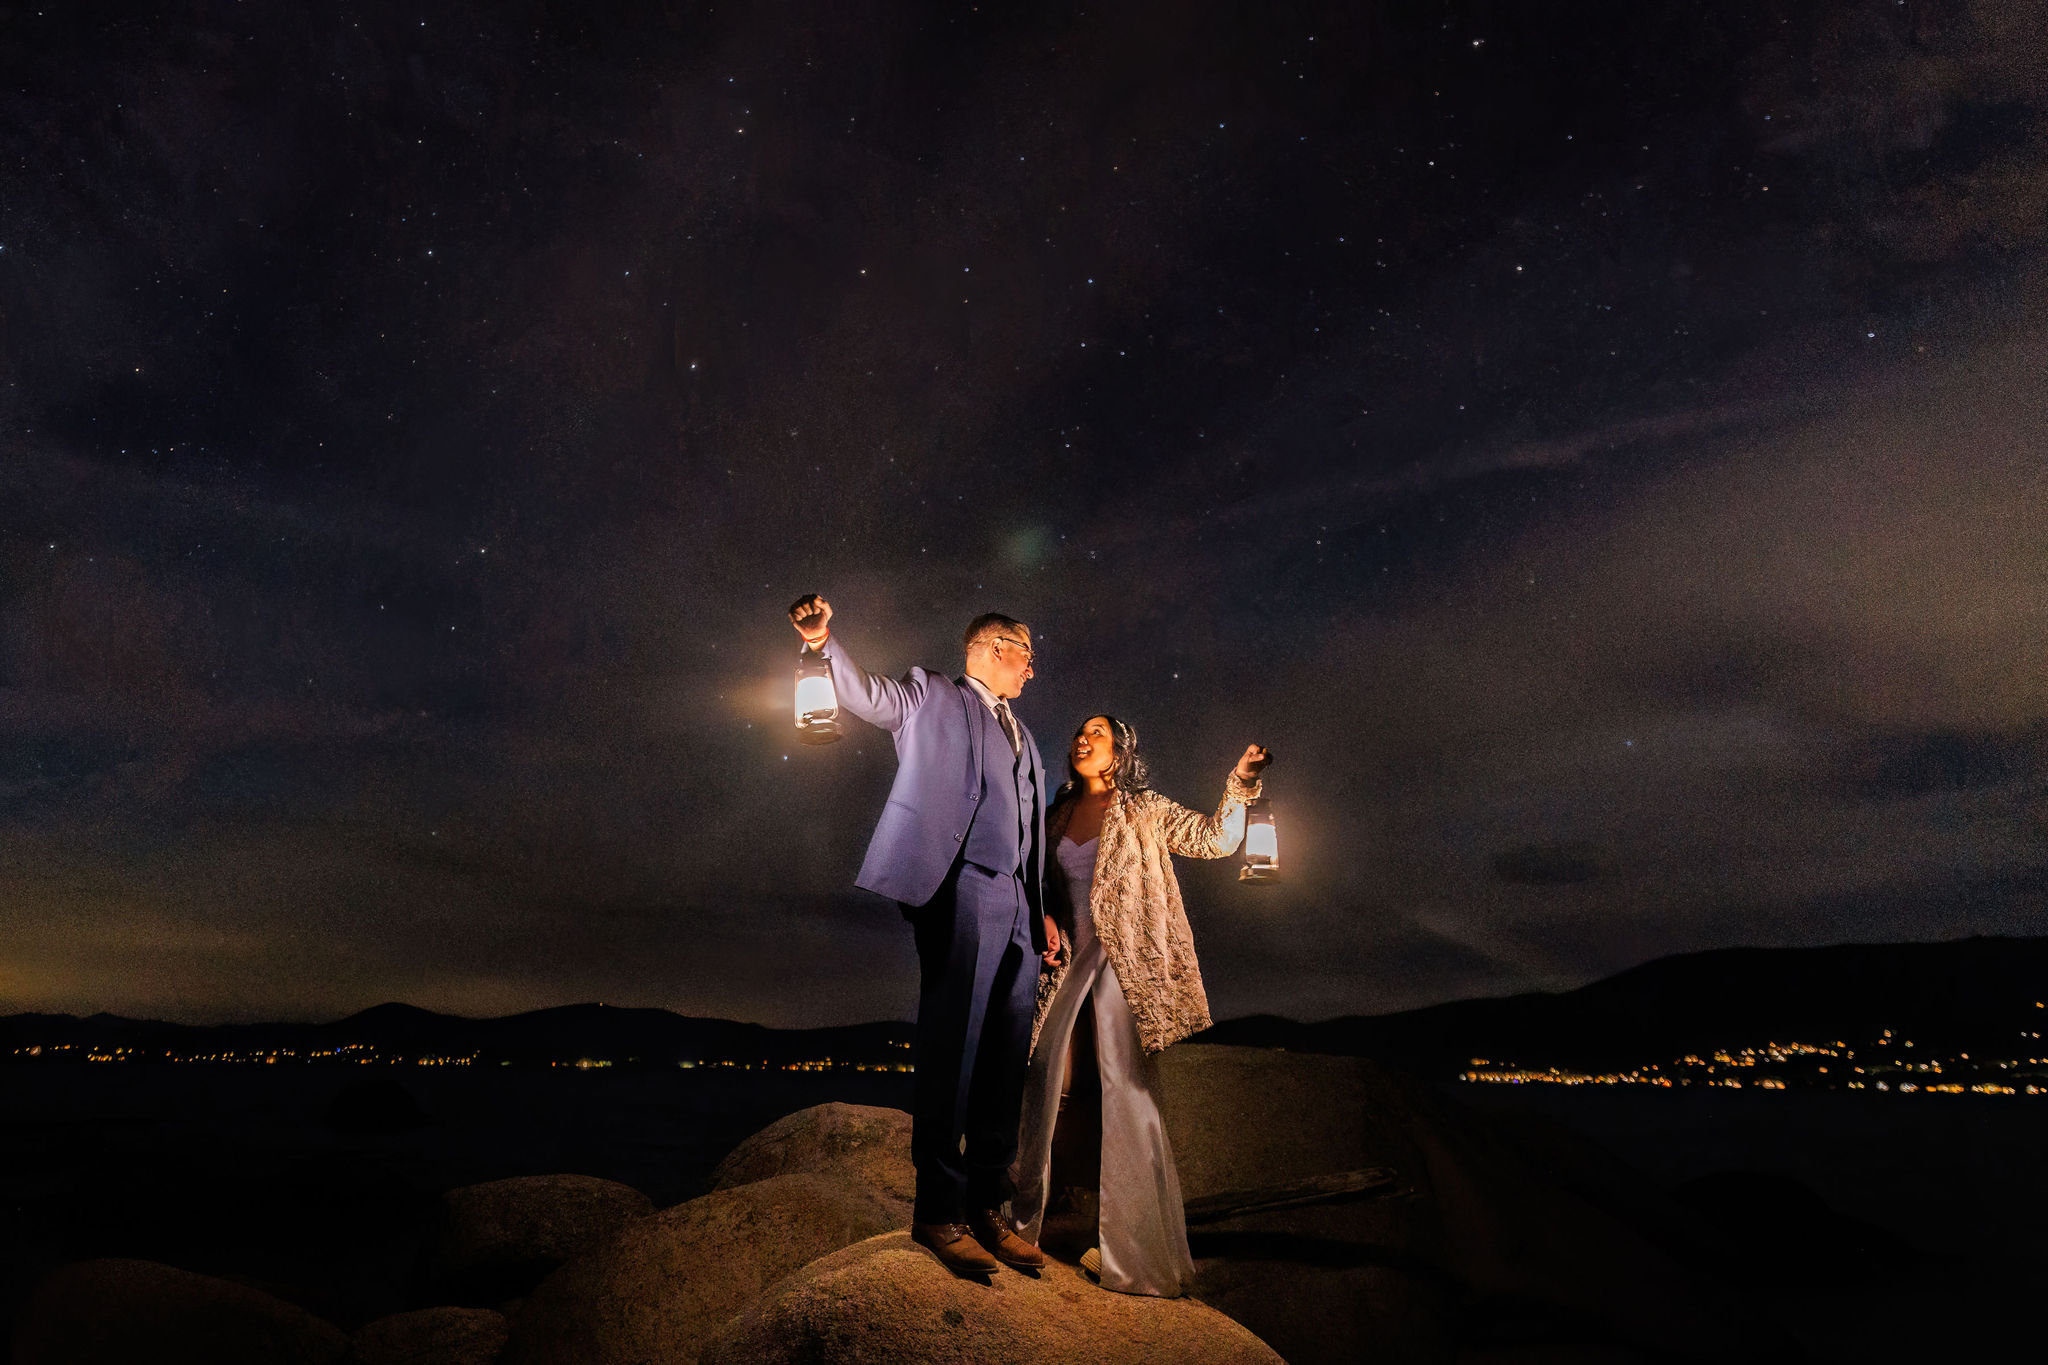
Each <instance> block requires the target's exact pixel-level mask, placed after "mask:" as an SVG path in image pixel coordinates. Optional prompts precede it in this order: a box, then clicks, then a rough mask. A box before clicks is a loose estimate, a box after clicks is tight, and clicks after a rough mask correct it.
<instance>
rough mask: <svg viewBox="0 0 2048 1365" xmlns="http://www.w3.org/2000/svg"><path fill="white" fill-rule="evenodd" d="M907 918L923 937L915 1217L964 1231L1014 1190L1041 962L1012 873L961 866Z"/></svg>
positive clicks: (913, 1155) (914, 1121)
mask: <svg viewBox="0 0 2048 1365" xmlns="http://www.w3.org/2000/svg"><path fill="white" fill-rule="evenodd" d="M904 913H905V914H906V915H907V916H908V917H909V918H910V921H911V924H912V927H913V929H914V930H915V933H916V937H917V963H918V978H919V982H918V998H917V1032H916V1049H917V1050H916V1054H915V1062H916V1066H917V1080H916V1083H915V1085H914V1087H913V1089H912V1098H911V1125H910V1159H911V1162H912V1164H913V1165H915V1166H916V1168H917V1202H916V1206H915V1210H914V1212H913V1214H912V1217H913V1218H914V1219H915V1220H916V1221H917V1222H920V1223H959V1222H964V1221H965V1220H966V1215H967V1214H968V1212H969V1211H970V1210H976V1209H993V1208H996V1207H997V1206H999V1205H1001V1204H1002V1203H1003V1202H1004V1201H1005V1200H1007V1199H1009V1197H1010V1195H1011V1193H1012V1191H1013V1189H1014V1186H1013V1184H1012V1181H1011V1176H1010V1167H1011V1166H1012V1164H1014V1163H1015V1161H1016V1159H1017V1123H1018V1119H1019V1116H1020V1111H1021V1110H1022V1107H1023V1103H1024V1073H1025V1069H1026V1067H1027V1066H1028V1065H1029V1062H1030V1051H1031V1020H1032V1016H1033V1014H1034V1012H1035V1011H1036V1009H1037V1001H1038V972H1039V967H1040V965H1041V963H1040V959H1039V956H1038V952H1037V950H1036V949H1035V948H1033V947H1032V946H1031V909H1030V906H1029V905H1028V904H1027V902H1026V900H1025V896H1024V886H1023V883H1022V882H1020V881H1019V880H1018V878H1017V875H1016V874H1015V873H1012V872H991V871H989V870H988V869H986V868H984V867H980V866H978V865H976V864H974V863H969V862H961V863H959V864H957V865H955V867H954V868H953V871H952V872H951V873H949V874H948V875H947V877H946V880H945V882H944V883H943V884H942V885H941V886H940V887H939V891H938V894H937V895H935V896H933V897H932V899H931V900H930V901H929V902H927V903H926V904H924V905H922V906H919V907H916V908H908V907H906V909H905V912H904ZM963 1139H964V1142H963Z"/></svg>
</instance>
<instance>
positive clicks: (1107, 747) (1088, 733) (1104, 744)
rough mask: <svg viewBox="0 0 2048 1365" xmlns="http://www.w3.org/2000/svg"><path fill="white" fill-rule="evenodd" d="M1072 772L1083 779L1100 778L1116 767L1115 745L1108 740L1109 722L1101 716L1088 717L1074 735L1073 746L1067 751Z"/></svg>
mask: <svg viewBox="0 0 2048 1365" xmlns="http://www.w3.org/2000/svg"><path fill="white" fill-rule="evenodd" d="M1067 757H1068V759H1069V760H1070V761H1071V762H1072V763H1073V765H1074V771H1075V772H1077V773H1079V774H1081V776H1083V777H1102V776H1104V775H1106V774H1107V773H1108V772H1109V770H1110V769H1111V768H1114V767H1115V766H1116V744H1115V742H1114V741H1113V740H1112V739H1111V738H1110V733H1109V720H1108V719H1107V718H1106V717H1103V716H1090V717H1089V718H1088V719H1087V721H1086V722H1085V723H1083V724H1082V726H1081V728H1080V729H1079V730H1078V731H1076V732H1075V734H1074V744H1073V747H1072V748H1071V749H1069V750H1068V751H1067Z"/></svg>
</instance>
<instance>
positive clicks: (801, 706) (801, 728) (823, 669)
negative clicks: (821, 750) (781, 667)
mask: <svg viewBox="0 0 2048 1365" xmlns="http://www.w3.org/2000/svg"><path fill="white" fill-rule="evenodd" d="M796 737H797V738H798V739H799V740H801V741H803V742H804V743H805V744H830V743H831V742H832V741H833V740H835V739H838V738H839V694H838V693H837V692H835V691H833V690H832V669H831V666H830V665H828V664H827V663H826V662H825V656H824V655H823V654H820V653H819V652H818V651H817V650H815V649H812V648H811V647H810V646H808V645H806V646H805V647H804V649H803V652H802V653H800V654H798V655H797V659H796Z"/></svg>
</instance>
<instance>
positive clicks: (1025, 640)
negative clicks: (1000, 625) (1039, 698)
mask: <svg viewBox="0 0 2048 1365" xmlns="http://www.w3.org/2000/svg"><path fill="white" fill-rule="evenodd" d="M988 652H989V670H988V671H989V676H988V677H987V678H985V679H984V680H983V681H985V682H986V683H987V684H988V689H989V691H991V692H993V693H995V694H996V695H997V696H999V697H1003V698H1005V699H1007V698H1010V697H1017V696H1022V695H1023V692H1024V684H1025V683H1026V682H1028V681H1029V680H1030V678H1031V632H1030V631H1029V630H1028V629H1024V628H1021V627H1020V628H1019V629H1018V630H1017V631H1016V632H1015V633H1014V634H1010V635H1003V636H999V637H997V638H996V639H995V640H993V641H991V642H990V644H989V651H988Z"/></svg>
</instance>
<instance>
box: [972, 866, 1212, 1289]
mask: <svg viewBox="0 0 2048 1365" xmlns="http://www.w3.org/2000/svg"><path fill="white" fill-rule="evenodd" d="M1099 838H1100V836H1097V838H1096V839H1090V840H1089V841H1088V842H1087V843H1085V844H1076V843H1074V842H1073V841H1072V840H1070V839H1064V838H1063V839H1061V840H1060V842H1059V847H1058V849H1057V850H1056V859H1057V862H1058V864H1059V872H1060V875H1059V876H1057V877H1054V878H1050V879H1049V880H1052V881H1053V882H1054V883H1055V885H1056V886H1058V885H1059V884H1060V883H1064V886H1063V888H1061V889H1063V890H1064V892H1065V895H1066V898H1067V904H1068V905H1069V906H1070V907H1072V911H1073V913H1072V918H1071V920H1070V921H1069V923H1070V924H1071V926H1072V934H1073V948H1072V952H1073V957H1072V961H1071V964H1070V965H1069V966H1068V968H1067V973H1066V977H1065V979H1064V980H1063V981H1061V983H1060V988H1059V992H1058V993H1057V994H1056V995H1054V996H1053V1000H1052V1004H1051V1006H1050V1007H1049V1008H1048V1010H1047V1011H1046V1016H1045V1022H1044V1024H1043V1026H1042V1027H1041V1028H1040V1031H1039V1035H1038V1046H1037V1048H1036V1049H1035V1050H1034V1051H1033V1053H1032V1055H1031V1069H1030V1073H1029V1075H1028V1077H1027V1078H1026V1080H1025V1082H1024V1117H1023V1124H1022V1132H1021V1134H1020V1138H1019V1142H1018V1147H1017V1166H1016V1168H1015V1170H1014V1171H1013V1172H1012V1174H1013V1176H1014V1177H1015V1179H1016V1183H1017V1195H1016V1198H1015V1200H1014V1201H1013V1202H1012V1204H1011V1206H1010V1207H1011V1221H1012V1223H1013V1224H1014V1225H1015V1227H1016V1229H1017V1231H1018V1233H1019V1235H1021V1236H1022V1237H1023V1238H1024V1239H1025V1240H1026V1241H1029V1242H1032V1243H1036V1242H1037V1241H1038V1235H1039V1230H1040V1227H1041V1225H1042V1224H1043V1222H1044V1220H1045V1202H1046V1196H1047V1189H1046V1186H1047V1184H1048V1182H1049V1181H1050V1179H1051V1176H1052V1136H1053V1125H1054V1123H1055V1122H1056V1121H1057V1120H1058V1118H1059V1107H1060V1091H1061V1090H1062V1089H1063V1088H1064V1086H1065V1084H1066V1065H1067V1043H1068V1040H1069V1039H1070V1038H1071V1037H1072V1036H1073V1031H1074V1024H1075V1022H1076V1021H1077V1020H1078V1019H1079V1017H1080V1014H1081V1010H1082V1009H1083V1008H1084V1007H1085V1006H1087V1005H1089V1004H1090V1002H1091V1001H1092V1003H1093V1007H1094V1010H1095V1061H1096V1069H1097V1070H1098V1071H1099V1072H1100V1073H1101V1075H1102V1182H1101V1189H1100V1193H1099V1206H1100V1214H1099V1223H1098V1233H1097V1237H1098V1245H1099V1247H1100V1249H1101V1254H1102V1273H1101V1280H1102V1286H1103V1288H1105V1289H1115V1290H1119V1291H1121V1292H1123V1293H1126V1294H1154V1295H1158V1296H1161V1297H1164V1298H1175V1297H1178V1296H1179V1295H1181V1294H1183V1293H1185V1292H1187V1291H1188V1290H1189V1289H1190V1288H1192V1287H1193V1285H1194V1280H1195V1262H1194V1258H1193V1256H1191V1255H1190V1254H1189V1252H1188V1233H1187V1223H1186V1220H1185V1217H1184V1214H1183V1211H1182V1208H1181V1197H1180V1178H1179V1176H1177V1175H1176V1174H1175V1173H1174V1169H1173V1151H1172V1149H1171V1148H1170V1147H1169V1146H1168V1145H1167V1141H1166V1125H1165V1124H1164V1123H1163V1122H1161V1120H1160V1117H1159V1105H1158V1103H1157V1102H1156V1101H1155V1099H1154V1096H1155V1095H1156V1094H1157V1091H1158V1075H1159V1064H1158V1061H1157V1059H1156V1058H1154V1057H1153V1056H1152V1055H1150V1054H1148V1053H1147V1052H1146V1051H1145V1049H1144V1047H1143V1046H1142V1045H1141V1044H1140V1043H1139V1041H1138V1030H1137V1025H1136V1024H1135V1023H1134V1022H1133V1021H1132V1018H1131V1011H1130V1007H1129V1006H1128V1005H1127V1004H1126V1003H1125V1001H1124V993H1123V987H1122V986H1121V985H1119V984H1118V982H1117V978H1116V970H1115V969H1114V968H1113V967H1111V966H1110V965H1109V961H1108V959H1107V958H1106V957H1105V956H1104V954H1103V951H1102V944H1101V942H1100V941H1099V940H1097V938H1096V937H1095V926H1094V924H1093V922H1092V920H1091V917H1090V915H1089V910H1088V893H1089V890H1090V888H1091V887H1092V885H1093V884H1094V880H1095V849H1096V844H1097V842H1098V840H1099Z"/></svg>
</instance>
